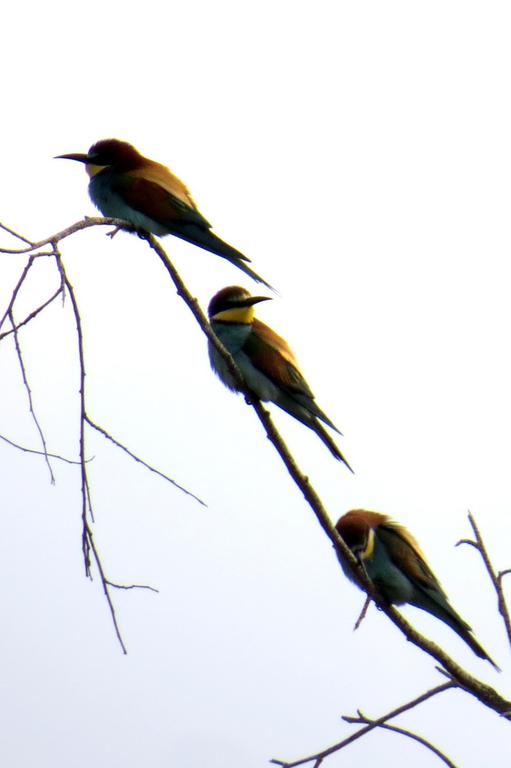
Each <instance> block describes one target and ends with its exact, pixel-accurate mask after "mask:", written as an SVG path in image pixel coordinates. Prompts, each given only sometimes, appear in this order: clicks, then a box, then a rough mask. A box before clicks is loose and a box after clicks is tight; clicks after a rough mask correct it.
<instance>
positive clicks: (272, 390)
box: [208, 285, 353, 471]
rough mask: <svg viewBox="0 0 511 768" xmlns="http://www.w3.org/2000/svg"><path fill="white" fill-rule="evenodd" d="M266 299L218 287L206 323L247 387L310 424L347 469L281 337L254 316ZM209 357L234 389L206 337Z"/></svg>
mask: <svg viewBox="0 0 511 768" xmlns="http://www.w3.org/2000/svg"><path fill="white" fill-rule="evenodd" d="M269 299H270V297H269V296H251V295H250V293H249V292H248V291H247V290H246V289H245V288H241V287H240V286H237V285H231V286H228V287H227V288H223V289H222V290H221V291H218V293H216V294H215V295H214V296H213V298H212V299H211V301H210V303H209V308H208V314H209V319H210V323H211V327H212V329H213V331H214V332H215V334H216V336H218V338H219V339H220V341H221V342H222V344H223V345H224V347H225V348H226V349H227V351H228V352H230V354H231V355H232V357H233V359H234V362H235V363H236V365H237V367H238V369H239V371H240V374H241V376H242V378H243V380H244V382H245V384H246V386H247V388H248V389H249V390H250V392H251V393H253V395H254V396H255V397H257V398H258V399H259V400H262V401H263V402H269V401H271V402H273V403H275V405H278V406H279V408H282V409H283V410H284V411H286V412H287V413H289V414H290V415H291V416H294V418H295V419H298V421H301V422H302V424H305V425H306V426H307V427H309V428H310V429H312V430H314V432H316V434H317V435H318V436H319V437H320V438H321V440H322V441H323V442H324V443H325V445H326V446H327V447H328V449H329V450H330V452H331V453H332V454H333V455H334V456H335V458H336V459H339V460H340V461H343V462H344V464H346V466H347V467H348V469H350V470H351V467H350V465H349V464H348V462H347V461H346V459H345V458H344V456H343V455H342V453H341V451H340V450H339V448H338V447H337V445H336V444H335V442H334V441H333V439H332V438H331V437H330V435H329V433H328V432H327V430H326V429H325V428H324V427H323V424H322V423H321V422H323V423H324V424H326V425H327V426H329V427H330V429H333V430H334V431H335V432H337V433H338V434H341V433H340V432H339V430H338V429H337V427H336V426H335V425H334V424H333V423H332V422H331V421H330V419H329V418H328V416H327V415H326V414H325V413H323V411H322V410H321V409H320V408H319V406H318V405H316V401H315V399H314V395H313V394H312V391H311V389H310V387H309V385H308V384H307V382H306V380H305V378H304V377H303V375H302V373H301V371H300V369H299V367H298V363H297V361H296V359H295V356H294V354H293V352H292V351H291V349H290V348H289V346H288V344H287V342H286V341H285V340H284V339H283V338H282V337H281V336H278V335H277V334H276V333H275V331H273V330H272V329H271V328H269V327H268V326H267V325H265V324H264V323H262V322H261V321H260V320H257V318H256V317H255V310H254V306H255V305H256V304H258V303H259V302H261V301H268V300H269ZM209 357H210V361H211V366H212V368H213V370H214V371H215V372H216V373H217V374H218V376H219V378H220V379H221V381H222V382H223V383H224V384H225V386H226V387H228V388H229V389H232V390H235V391H236V390H237V389H238V387H237V385H236V381H235V379H234V377H233V376H232V374H231V372H230V370H229V368H228V366H227V363H226V362H225V360H224V358H223V357H222V356H221V355H220V354H219V352H218V351H217V350H216V349H215V348H214V346H213V345H212V344H211V342H210V343H209ZM351 471H353V470H351Z"/></svg>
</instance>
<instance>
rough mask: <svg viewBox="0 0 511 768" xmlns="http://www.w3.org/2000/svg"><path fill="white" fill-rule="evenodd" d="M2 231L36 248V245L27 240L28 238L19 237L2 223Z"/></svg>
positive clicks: (0, 224)
mask: <svg viewBox="0 0 511 768" xmlns="http://www.w3.org/2000/svg"><path fill="white" fill-rule="evenodd" d="M0 229H3V230H5V231H6V232H8V233H9V234H10V235H12V236H13V237H17V238H18V240H22V241H23V242H24V243H27V245H30V246H32V247H34V243H32V242H30V240H27V238H26V237H23V235H19V234H18V233H17V232H15V231H14V230H13V229H11V228H10V227H6V226H5V224H2V223H1V222H0Z"/></svg>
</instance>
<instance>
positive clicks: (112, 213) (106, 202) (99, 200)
mask: <svg viewBox="0 0 511 768" xmlns="http://www.w3.org/2000/svg"><path fill="white" fill-rule="evenodd" d="M89 194H90V197H91V200H92V202H93V203H94V205H95V206H96V208H99V210H100V211H101V213H102V214H103V216H109V217H111V218H113V219H124V220H125V221H129V223H130V224H133V226H134V227H137V229H144V230H145V231H146V232H152V234H153V235H159V236H161V235H168V234H169V231H168V228H165V227H162V225H161V224H158V222H156V221H154V220H153V219H151V218H149V217H148V216H146V215H145V214H143V213H141V212H140V211H137V210H136V209H135V208H132V207H131V206H130V205H128V204H127V203H125V202H124V200H123V199H122V197H121V195H120V194H119V193H118V192H116V191H115V190H113V189H112V188H111V184H110V183H108V179H102V178H101V174H100V175H98V176H94V177H93V178H92V179H91V181H90V184H89Z"/></svg>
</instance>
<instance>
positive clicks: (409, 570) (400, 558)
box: [378, 520, 444, 594]
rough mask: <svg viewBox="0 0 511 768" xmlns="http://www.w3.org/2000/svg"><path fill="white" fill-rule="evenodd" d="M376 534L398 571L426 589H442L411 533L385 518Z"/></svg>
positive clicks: (440, 590) (441, 590)
mask: <svg viewBox="0 0 511 768" xmlns="http://www.w3.org/2000/svg"><path fill="white" fill-rule="evenodd" d="M378 535H379V536H380V538H381V540H382V541H383V543H384V544H385V545H386V547H387V552H389V553H390V557H391V559H392V561H393V562H394V564H395V565H396V566H397V567H398V568H399V570H400V571H402V572H403V573H405V574H406V576H408V578H409V579H410V581H412V582H415V583H416V584H417V585H418V586H420V587H422V588H423V589H427V590H431V589H433V590H435V591H436V590H438V591H439V592H441V593H442V594H444V591H443V589H442V587H441V586H440V584H439V582H438V579H437V578H436V576H435V574H434V573H433V571H432V570H431V568H430V567H429V565H428V564H427V562H426V558H425V557H424V554H423V553H422V550H421V548H420V547H419V545H418V543H417V542H416V541H415V539H414V537H413V536H412V534H411V533H410V532H409V531H407V530H406V528H404V527H403V526H401V525H399V523H395V522H394V521H393V520H387V521H386V522H385V523H383V524H380V526H379V528H378Z"/></svg>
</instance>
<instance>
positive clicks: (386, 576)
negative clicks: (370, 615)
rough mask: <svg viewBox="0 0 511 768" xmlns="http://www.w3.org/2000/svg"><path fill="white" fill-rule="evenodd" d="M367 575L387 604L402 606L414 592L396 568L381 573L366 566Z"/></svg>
mask: <svg viewBox="0 0 511 768" xmlns="http://www.w3.org/2000/svg"><path fill="white" fill-rule="evenodd" d="M367 575H368V576H369V578H370V579H371V581H372V582H373V583H374V586H375V587H376V589H377V590H378V592H379V593H380V594H381V595H382V597H384V598H385V600H387V601H388V602H389V603H393V604H394V605H403V604H404V603H408V602H410V600H411V598H412V596H413V592H414V589H413V585H412V583H411V582H410V580H409V579H408V578H407V577H406V576H405V575H404V574H403V573H402V571H400V570H399V569H398V568H395V567H394V566H390V567H388V568H386V569H385V571H384V572H381V571H380V570H376V571H375V570H374V569H372V568H371V566H368V567H367Z"/></svg>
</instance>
